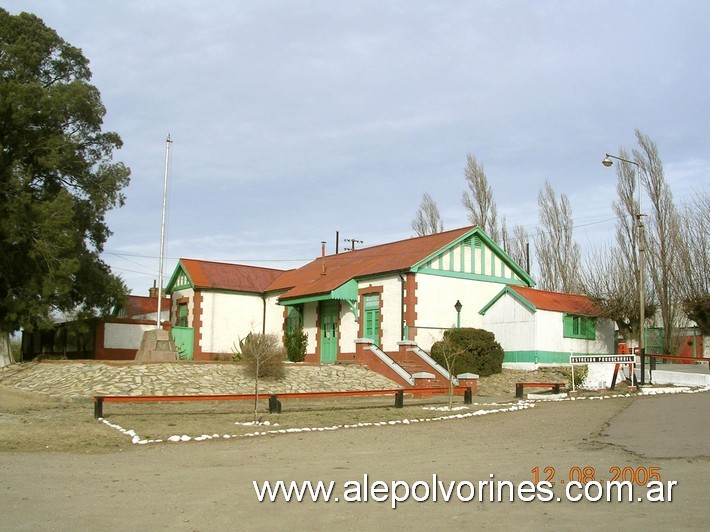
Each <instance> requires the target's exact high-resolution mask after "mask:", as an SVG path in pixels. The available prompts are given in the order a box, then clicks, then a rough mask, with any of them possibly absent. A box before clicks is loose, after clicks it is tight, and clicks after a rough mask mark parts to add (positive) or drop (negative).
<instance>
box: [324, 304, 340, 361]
mask: <svg viewBox="0 0 710 532" xmlns="http://www.w3.org/2000/svg"><path fill="white" fill-rule="evenodd" d="M337 358H338V302H337V301H321V304H320V361H321V364H332V363H333V362H335V361H336V359H337Z"/></svg>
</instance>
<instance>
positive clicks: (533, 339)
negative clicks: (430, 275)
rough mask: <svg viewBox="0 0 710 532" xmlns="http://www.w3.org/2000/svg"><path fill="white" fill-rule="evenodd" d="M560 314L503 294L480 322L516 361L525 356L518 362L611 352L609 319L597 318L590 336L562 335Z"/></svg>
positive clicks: (612, 336)
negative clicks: (590, 338)
mask: <svg viewBox="0 0 710 532" xmlns="http://www.w3.org/2000/svg"><path fill="white" fill-rule="evenodd" d="M563 316H564V314H563V313H562V312H553V311H548V310H541V309H537V310H536V311H535V312H532V311H531V310H529V309H527V308H526V307H525V306H524V305H522V304H521V303H520V302H518V301H517V300H516V299H515V298H514V297H512V296H511V295H509V294H505V295H504V296H503V297H501V298H500V299H499V300H498V301H496V302H495V304H493V306H491V307H490V308H489V309H488V310H487V311H486V314H485V315H484V316H483V325H482V326H483V328H484V329H486V330H489V331H491V332H492V333H493V334H495V335H496V340H498V342H499V343H500V344H501V347H503V350H504V351H505V352H506V353H507V354H508V357H514V358H516V359H517V360H518V362H520V359H521V357H522V359H523V360H526V359H528V360H527V362H520V363H522V364H527V363H528V362H532V361H536V362H537V361H538V360H539V361H540V362H541V363H545V361H550V362H553V363H561V362H560V361H561V360H563V359H565V360H566V355H569V354H571V353H574V354H595V355H598V354H612V353H613V352H614V324H613V322H611V321H610V320H605V319H598V320H597V325H596V337H595V339H594V340H585V339H579V338H565V337H564V323H563ZM508 357H507V358H508ZM518 362H515V363H516V364H517V363H518ZM506 363H508V362H506Z"/></svg>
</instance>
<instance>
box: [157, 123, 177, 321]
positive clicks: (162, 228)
mask: <svg viewBox="0 0 710 532" xmlns="http://www.w3.org/2000/svg"><path fill="white" fill-rule="evenodd" d="M172 142H173V141H172V140H170V133H168V137H167V138H166V139H165V176H164V179H163V215H162V218H161V221H160V264H159V266H158V317H157V318H156V320H155V322H156V323H155V328H156V329H160V314H161V312H162V308H161V306H162V302H163V254H164V252H165V211H166V204H167V197H168V163H169V162H170V144H172Z"/></svg>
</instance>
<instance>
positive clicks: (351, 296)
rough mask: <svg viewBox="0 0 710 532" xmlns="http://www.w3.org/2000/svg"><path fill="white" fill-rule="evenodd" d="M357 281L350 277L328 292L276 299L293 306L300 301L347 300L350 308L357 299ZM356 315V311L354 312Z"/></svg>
mask: <svg viewBox="0 0 710 532" xmlns="http://www.w3.org/2000/svg"><path fill="white" fill-rule="evenodd" d="M357 286H358V284H357V281H356V280H355V279H350V280H349V281H348V282H346V283H344V284H342V285H340V286H339V287H338V288H336V289H334V290H331V291H330V292H324V293H322V294H316V295H312V296H304V297H295V298H289V299H286V300H284V301H280V300H279V301H278V304H279V305H283V306H293V305H300V304H302V303H315V302H317V301H328V300H334V301H347V302H348V303H349V304H350V305H351V308H352V303H350V302H356V301H357V297H358V294H357ZM355 315H356V316H357V312H356V313H355Z"/></svg>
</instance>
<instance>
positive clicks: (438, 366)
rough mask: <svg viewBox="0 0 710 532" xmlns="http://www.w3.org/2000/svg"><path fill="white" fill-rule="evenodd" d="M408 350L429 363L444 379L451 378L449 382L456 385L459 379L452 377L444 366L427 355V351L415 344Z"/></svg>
mask: <svg viewBox="0 0 710 532" xmlns="http://www.w3.org/2000/svg"><path fill="white" fill-rule="evenodd" d="M408 351H412V352H413V353H414V354H415V355H417V356H418V357H419V358H421V359H422V360H423V361H424V362H426V363H427V364H429V365H430V366H431V367H432V368H433V369H434V370H435V371H436V372H438V373H439V374H440V375H441V376H442V377H444V378H445V379H446V380H451V382H453V383H454V386H458V384H459V380H458V379H457V378H456V377H452V376H451V375H450V374H449V372H448V371H447V370H446V368H445V367H444V366H442V365H441V364H439V363H438V362H437V361H436V360H434V359H433V358H431V356H429V353H427V352H426V351H424V350H423V349H422V348H420V347H419V346H416V345H415V346H414V347H410V348H409V349H408Z"/></svg>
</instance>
